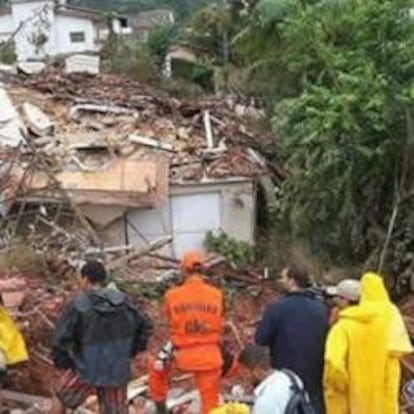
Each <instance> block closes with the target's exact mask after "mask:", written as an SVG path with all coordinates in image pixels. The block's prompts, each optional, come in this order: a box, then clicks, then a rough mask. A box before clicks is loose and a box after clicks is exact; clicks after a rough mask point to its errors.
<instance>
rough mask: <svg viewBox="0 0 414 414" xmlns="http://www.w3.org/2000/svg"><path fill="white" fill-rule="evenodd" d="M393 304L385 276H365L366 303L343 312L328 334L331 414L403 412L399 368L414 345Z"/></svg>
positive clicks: (326, 384)
mask: <svg viewBox="0 0 414 414" xmlns="http://www.w3.org/2000/svg"><path fill="white" fill-rule="evenodd" d="M392 306H393V305H392V304H391V302H390V301H389V299H388V294H387V292H386V290H385V287H384V284H383V281H382V279H381V277H379V276H378V275H376V274H374V273H367V274H365V275H364V276H363V277H362V279H361V301H360V304H359V305H358V306H350V307H348V308H346V309H344V310H343V311H341V312H340V314H339V320H338V321H337V322H336V324H335V325H334V326H333V327H332V329H331V331H330V333H329V335H328V339H327V345H326V352H325V376H324V387H325V401H326V407H327V414H360V413H364V414H396V413H398V388H399V375H398V374H399V372H398V371H399V367H397V365H396V364H397V361H398V358H399V357H400V356H401V353H402V352H403V351H404V350H407V348H408V346H407V345H409V344H407V342H406V341H408V336H407V337H405V335H404V333H403V332H404V328H403V325H401V324H402V321H401V320H400V321H398V318H397V317H396V314H395V310H393V309H392ZM396 333H397V334H396ZM392 336H394V337H392ZM398 363H399V362H398Z"/></svg>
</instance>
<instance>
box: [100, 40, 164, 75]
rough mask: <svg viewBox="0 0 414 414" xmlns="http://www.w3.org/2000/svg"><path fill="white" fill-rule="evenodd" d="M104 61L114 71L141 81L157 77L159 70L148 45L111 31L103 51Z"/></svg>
mask: <svg viewBox="0 0 414 414" xmlns="http://www.w3.org/2000/svg"><path fill="white" fill-rule="evenodd" d="M101 54H102V57H103V59H104V63H105V64H106V66H107V69H109V70H110V71H111V72H113V73H117V74H121V75H126V76H128V77H130V78H131V79H135V80H138V81H141V82H151V81H154V80H156V79H157V76H158V70H157V67H156V64H155V62H154V60H153V57H152V56H151V54H150V52H149V50H148V47H147V45H145V44H144V43H142V42H140V41H138V40H136V39H125V38H122V37H119V36H117V35H115V34H114V33H110V35H109V36H108V39H107V40H106V43H105V45H104V47H103V49H102V51H101Z"/></svg>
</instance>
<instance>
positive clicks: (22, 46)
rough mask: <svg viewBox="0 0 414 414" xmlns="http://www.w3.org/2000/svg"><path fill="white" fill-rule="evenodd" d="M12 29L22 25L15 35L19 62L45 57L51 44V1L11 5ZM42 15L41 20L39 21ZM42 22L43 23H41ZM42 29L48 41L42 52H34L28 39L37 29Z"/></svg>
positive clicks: (34, 49) (33, 47)
mask: <svg viewBox="0 0 414 414" xmlns="http://www.w3.org/2000/svg"><path fill="white" fill-rule="evenodd" d="M12 14H13V21H14V27H15V28H17V27H19V25H20V24H22V23H23V26H22V28H21V30H20V31H19V32H18V34H17V35H16V38H15V40H16V53H17V56H18V59H19V60H26V59H36V58H37V59H40V58H43V57H45V56H46V55H47V54H48V52H49V49H50V44H53V40H54V39H53V38H52V33H51V24H52V21H53V2H52V1H32V2H23V3H12ZM40 14H41V15H42V20H41V19H40ZM42 21H43V22H44V23H42ZM39 27H42V30H43V32H44V33H45V34H46V35H47V36H48V37H49V41H48V42H47V44H46V45H45V47H44V48H43V49H42V50H39V51H37V52H36V48H35V46H34V45H33V44H32V43H31V42H30V38H31V36H32V35H33V33H34V32H35V31H36V30H37V28H39Z"/></svg>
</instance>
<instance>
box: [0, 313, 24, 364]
mask: <svg viewBox="0 0 414 414" xmlns="http://www.w3.org/2000/svg"><path fill="white" fill-rule="evenodd" d="M0 350H2V351H3V353H4V355H5V358H6V365H14V364H17V363H19V362H24V361H27V359H28V355H27V350H26V345H25V343H24V340H23V337H22V335H21V333H20V332H19V330H18V329H17V327H16V325H15V323H14V322H13V319H12V318H11V317H10V316H9V314H8V313H7V311H6V310H5V309H4V307H3V306H0Z"/></svg>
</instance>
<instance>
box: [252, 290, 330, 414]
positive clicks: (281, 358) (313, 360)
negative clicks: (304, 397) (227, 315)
mask: <svg viewBox="0 0 414 414" xmlns="http://www.w3.org/2000/svg"><path fill="white" fill-rule="evenodd" d="M327 332H328V311H327V308H326V306H325V304H324V303H323V301H322V300H321V298H320V297H319V296H318V295H315V292H313V291H311V290H304V291H299V292H295V293H291V294H288V295H287V296H285V297H284V298H281V299H279V300H277V301H276V302H275V303H273V304H272V305H270V306H269V307H268V308H267V309H266V312H265V314H264V316H263V319H262V320H261V322H260V324H259V326H258V329H257V331H256V337H255V339H256V342H257V344H258V345H264V346H268V347H269V348H270V353H271V358H272V367H273V368H275V369H289V370H291V371H293V372H294V373H295V374H297V375H298V376H299V377H300V378H301V379H302V381H303V382H304V385H305V388H306V390H307V391H308V393H309V395H310V397H311V399H312V402H313V403H314V406H315V409H316V411H317V412H318V413H322V412H323V391H322V377H323V365H324V349H325V340H326V335H327Z"/></svg>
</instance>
